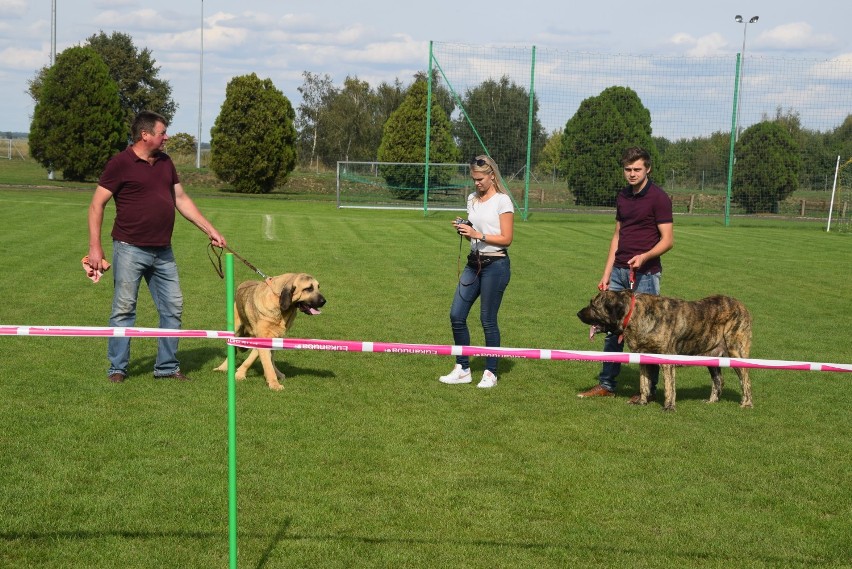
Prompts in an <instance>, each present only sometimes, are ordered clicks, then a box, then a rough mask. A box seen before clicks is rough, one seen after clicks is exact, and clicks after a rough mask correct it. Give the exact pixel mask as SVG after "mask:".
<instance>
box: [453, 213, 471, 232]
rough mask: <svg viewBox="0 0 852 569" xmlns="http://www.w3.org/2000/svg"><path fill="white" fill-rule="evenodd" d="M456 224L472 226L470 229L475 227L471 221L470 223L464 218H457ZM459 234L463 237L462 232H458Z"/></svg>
mask: <svg viewBox="0 0 852 569" xmlns="http://www.w3.org/2000/svg"><path fill="white" fill-rule="evenodd" d="M454 223H455V224H456V225H468V226H470V227H473V224H472V223H471V222H470V221H468V220H467V219H465V218H463V217H457V218H456V220H455V222H454ZM456 231H458V230H456ZM458 234H459V235H461V234H462V232H461V231H458Z"/></svg>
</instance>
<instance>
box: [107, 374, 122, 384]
mask: <svg viewBox="0 0 852 569" xmlns="http://www.w3.org/2000/svg"><path fill="white" fill-rule="evenodd" d="M124 377H125V376H124V374H123V373H118V372H116V373H113V374H110V376H109V380H110V381H111V382H113V383H121V382H123V381H124Z"/></svg>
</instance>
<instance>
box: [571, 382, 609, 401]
mask: <svg viewBox="0 0 852 569" xmlns="http://www.w3.org/2000/svg"><path fill="white" fill-rule="evenodd" d="M577 397H581V398H582V397H615V392H614V391H610V390H609V389H607V388H606V387H604V386H603V385H601V384H597V385H596V386H594V387H593V388H591V389H590V390H588V391H583V392H581V393H578V394H577Z"/></svg>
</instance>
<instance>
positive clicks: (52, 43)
mask: <svg viewBox="0 0 852 569" xmlns="http://www.w3.org/2000/svg"><path fill="white" fill-rule="evenodd" d="M54 63H56V0H53V1H52V2H51V3H50V66H51V67H53V64H54ZM47 179H48V180H52V179H53V168H51V169H50V170H48V172H47Z"/></svg>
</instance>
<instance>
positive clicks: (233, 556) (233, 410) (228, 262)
mask: <svg viewBox="0 0 852 569" xmlns="http://www.w3.org/2000/svg"><path fill="white" fill-rule="evenodd" d="M225 297H226V301H227V303H228V306H227V308H226V314H227V315H228V316H227V318H228V330H229V331H231V332H236V330H235V329H234V254H233V253H226V254H225ZM236 358H237V348H236V347H235V346H232V345H231V344H228V527H229V530H230V531H229V544H230V568H231V569H236V567H237V378H236V365H235V362H236Z"/></svg>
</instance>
